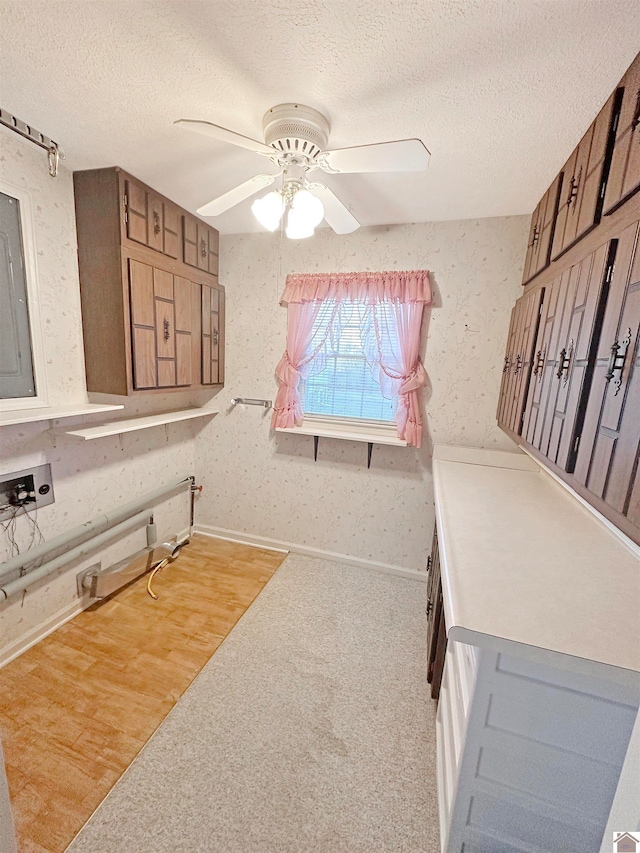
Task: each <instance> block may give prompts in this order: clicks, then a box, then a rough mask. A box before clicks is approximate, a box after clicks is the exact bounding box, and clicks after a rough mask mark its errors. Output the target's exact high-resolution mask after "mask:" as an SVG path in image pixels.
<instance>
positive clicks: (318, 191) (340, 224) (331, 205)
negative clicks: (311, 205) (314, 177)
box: [309, 183, 360, 234]
mask: <svg viewBox="0 0 640 853" xmlns="http://www.w3.org/2000/svg"><path fill="white" fill-rule="evenodd" d="M309 189H310V190H311V192H312V193H313V194H314V195H315V196H317V197H318V198H319V199H320V201H321V202H322V204H323V205H324V218H325V219H326V221H327V223H328V224H329V225H330V226H331V227H332V228H333V230H334V231H335V232H336V234H351V232H352V231H355V230H356V228H359V227H360V223H359V222H358V220H357V219H356V218H355V216H354V215H353V214H352V213H351V212H350V211H349V210H347V208H346V207H345V206H344V204H343V203H342V202H341V201H340V199H339V198H338V196H337V195H335V193H334V192H332V190H330V189H329V187H328V186H327V185H326V184H320V183H313V184H309Z"/></svg>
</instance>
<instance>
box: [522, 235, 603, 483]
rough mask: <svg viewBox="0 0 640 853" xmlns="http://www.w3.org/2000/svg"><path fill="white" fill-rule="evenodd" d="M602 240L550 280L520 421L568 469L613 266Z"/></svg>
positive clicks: (535, 443) (549, 455)
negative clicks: (526, 398) (524, 408)
mask: <svg viewBox="0 0 640 853" xmlns="http://www.w3.org/2000/svg"><path fill="white" fill-rule="evenodd" d="M613 255H614V246H613V244H610V243H606V244H605V245H603V246H601V247H600V248H599V249H597V250H596V251H595V252H593V253H592V254H591V255H588V256H587V257H586V258H584V259H583V260H582V261H580V262H579V263H577V264H574V265H573V266H572V267H571V268H570V269H568V270H566V271H565V272H564V273H563V274H562V275H561V276H560V277H559V278H558V279H556V280H555V281H554V282H552V284H551V286H550V287H549V288H548V291H547V294H546V300H547V306H546V310H543V313H542V322H541V326H540V334H539V341H538V344H537V345H536V355H535V357H534V360H535V366H534V373H533V377H532V384H531V387H530V389H529V400H528V404H527V413H526V415H525V420H526V422H527V430H526V438H527V441H529V443H530V444H532V445H533V446H534V447H535V448H537V449H538V450H539V451H540V452H541V453H542V454H543V455H544V456H546V457H547V459H549V460H550V461H551V462H553V463H554V464H555V465H558V466H559V467H561V468H563V469H564V470H569V471H570V470H572V467H573V463H574V458H575V457H574V454H575V449H576V447H577V441H578V440H579V435H580V432H581V429H582V420H583V411H584V404H585V399H586V397H587V395H588V393H589V388H590V383H591V377H592V374H593V361H594V357H595V347H597V343H598V340H599V337H600V331H601V325H602V314H603V306H604V304H605V303H606V299H607V294H608V283H609V280H610V276H611V271H612V267H613Z"/></svg>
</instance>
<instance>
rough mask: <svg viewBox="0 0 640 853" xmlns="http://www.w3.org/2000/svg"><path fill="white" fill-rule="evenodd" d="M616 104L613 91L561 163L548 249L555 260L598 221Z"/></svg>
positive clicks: (609, 154)
mask: <svg viewBox="0 0 640 853" xmlns="http://www.w3.org/2000/svg"><path fill="white" fill-rule="evenodd" d="M616 105H617V100H616V95H615V92H614V94H612V95H611V97H610V98H609V100H608V101H607V103H606V104H605V106H604V107H603V108H602V109H601V110H600V112H599V113H598V116H597V118H596V120H595V121H594V122H593V124H592V125H591V127H590V128H589V129H588V130H587V132H586V133H585V135H584V136H583V137H582V139H581V140H580V142H579V144H578V147H577V148H576V149H575V150H574V152H573V153H572V154H571V156H570V157H569V159H568V160H567V162H566V163H565V165H564V168H563V170H562V171H563V174H564V179H563V187H562V192H561V195H560V206H559V208H558V216H557V219H556V225H555V232H554V238H553V248H552V252H551V255H552V257H553V258H554V259H556V258H558V257H559V256H560V255H561V254H562V253H563V252H565V251H566V250H567V249H568V248H569V247H570V246H572V245H573V244H574V243H576V242H577V241H578V240H579V239H580V238H581V237H584V235H585V234H587V233H588V232H589V231H590V230H591V229H592V228H593V226H594V225H596V224H597V223H598V222H599V220H600V216H601V215H602V205H603V198H604V191H605V186H606V183H605V182H606V178H607V174H608V170H609V163H610V160H611V150H612V140H613V136H612V134H613V127H614V119H615V114H614V107H616Z"/></svg>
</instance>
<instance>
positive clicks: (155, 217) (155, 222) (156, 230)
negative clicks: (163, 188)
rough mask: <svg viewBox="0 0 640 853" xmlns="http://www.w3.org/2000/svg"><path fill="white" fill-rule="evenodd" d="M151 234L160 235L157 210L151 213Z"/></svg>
mask: <svg viewBox="0 0 640 853" xmlns="http://www.w3.org/2000/svg"><path fill="white" fill-rule="evenodd" d="M153 233H154V234H159V233H160V214H159V213H158V211H157V210H154V211H153Z"/></svg>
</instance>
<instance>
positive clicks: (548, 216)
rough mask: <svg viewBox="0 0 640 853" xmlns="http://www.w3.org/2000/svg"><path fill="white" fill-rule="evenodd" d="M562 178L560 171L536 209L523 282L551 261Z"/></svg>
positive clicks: (529, 279) (527, 280)
mask: <svg viewBox="0 0 640 853" xmlns="http://www.w3.org/2000/svg"><path fill="white" fill-rule="evenodd" d="M562 180H563V173H562V172H560V174H559V175H558V176H557V177H556V179H555V181H554V182H553V183H552V184H551V186H550V187H549V189H548V190H547V192H546V193H545V194H544V196H543V198H542V200H541V201H540V204H539V205H538V207H537V208H536V209H535V211H534V214H533V217H532V219H531V231H530V233H529V243H528V244H527V256H526V259H525V267H524V275H523V277H522V283H523V284H527V283H528V282H529V281H531V279H532V278H533V277H534V276H536V275H537V274H538V273H539V272H542V270H544V269H546V268H547V267H548V266H549V263H550V262H551V244H552V241H553V235H554V233H555V228H556V219H557V216H558V205H559V202H560V193H561V190H562Z"/></svg>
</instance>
